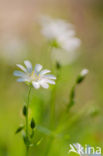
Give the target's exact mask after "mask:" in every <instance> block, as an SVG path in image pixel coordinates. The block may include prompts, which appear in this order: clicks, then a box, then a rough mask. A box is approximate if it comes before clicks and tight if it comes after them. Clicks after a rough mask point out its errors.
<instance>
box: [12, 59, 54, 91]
mask: <svg viewBox="0 0 103 156" xmlns="http://www.w3.org/2000/svg"><path fill="white" fill-rule="evenodd" d="M24 64H25V66H26V67H24V66H22V65H20V64H17V67H19V68H20V69H21V70H22V72H21V71H14V76H18V77H19V78H18V79H17V81H18V82H28V83H29V84H32V85H33V87H34V88H36V89H38V88H40V86H42V87H43V88H48V87H49V85H48V84H53V85H54V84H55V81H54V80H55V79H56V77H55V76H54V75H51V74H48V73H50V72H51V71H50V70H48V69H44V70H41V69H42V68H43V67H42V65H40V64H36V66H35V68H34V69H33V67H32V64H31V62H30V61H28V60H26V61H24Z"/></svg>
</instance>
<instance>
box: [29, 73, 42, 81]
mask: <svg viewBox="0 0 103 156" xmlns="http://www.w3.org/2000/svg"><path fill="white" fill-rule="evenodd" d="M30 78H31V80H32V81H38V80H40V74H37V73H35V72H34V71H33V72H32V73H31V75H30Z"/></svg>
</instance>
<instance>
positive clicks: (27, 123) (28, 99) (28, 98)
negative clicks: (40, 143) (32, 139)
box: [26, 86, 31, 156]
mask: <svg viewBox="0 0 103 156" xmlns="http://www.w3.org/2000/svg"><path fill="white" fill-rule="evenodd" d="M30 92H31V86H30V87H29V91H28V97H27V112H26V138H27V140H28V139H29V133H28V126H29V119H28V114H29V101H30ZM28 154H29V146H28V145H26V156H28Z"/></svg>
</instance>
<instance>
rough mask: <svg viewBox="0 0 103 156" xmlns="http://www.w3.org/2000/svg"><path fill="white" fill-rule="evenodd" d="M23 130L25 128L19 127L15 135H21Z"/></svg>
mask: <svg viewBox="0 0 103 156" xmlns="http://www.w3.org/2000/svg"><path fill="white" fill-rule="evenodd" d="M23 129H24V126H20V127H18V128H17V130H16V132H15V134H17V133H20V132H21V131H22V130H23Z"/></svg>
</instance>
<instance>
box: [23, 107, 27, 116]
mask: <svg viewBox="0 0 103 156" xmlns="http://www.w3.org/2000/svg"><path fill="white" fill-rule="evenodd" d="M26 114H27V108H26V106H25V105H24V107H23V115H24V116H26Z"/></svg>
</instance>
